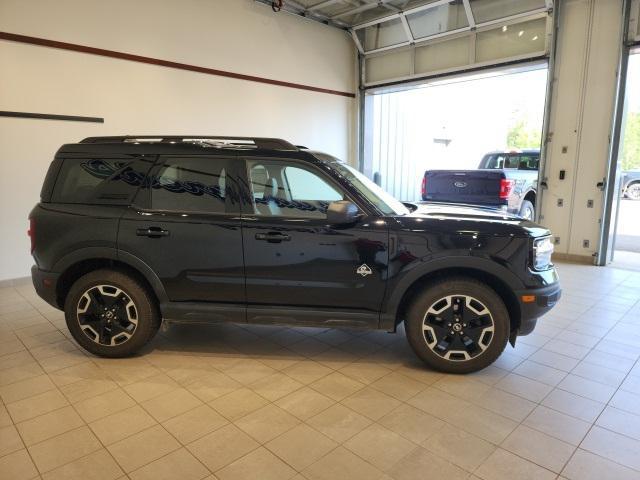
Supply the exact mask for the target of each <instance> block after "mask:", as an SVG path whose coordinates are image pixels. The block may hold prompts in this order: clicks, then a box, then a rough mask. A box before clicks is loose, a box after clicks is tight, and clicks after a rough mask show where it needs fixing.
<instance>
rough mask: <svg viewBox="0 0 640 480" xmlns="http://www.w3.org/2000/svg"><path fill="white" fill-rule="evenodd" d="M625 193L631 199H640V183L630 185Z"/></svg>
mask: <svg viewBox="0 0 640 480" xmlns="http://www.w3.org/2000/svg"><path fill="white" fill-rule="evenodd" d="M625 195H626V196H627V198H630V199H631V200H640V183H633V184H631V185H629V186H628V187H627V190H626V191H625Z"/></svg>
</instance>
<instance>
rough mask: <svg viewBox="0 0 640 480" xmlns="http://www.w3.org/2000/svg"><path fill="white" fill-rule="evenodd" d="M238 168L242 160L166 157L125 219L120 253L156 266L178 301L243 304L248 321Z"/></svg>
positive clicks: (241, 314) (156, 271)
mask: <svg viewBox="0 0 640 480" xmlns="http://www.w3.org/2000/svg"><path fill="white" fill-rule="evenodd" d="M236 165H237V160H236V158H235V157H224V156H213V155H212V156H189V155H182V156H170V155H167V156H161V157H159V162H158V165H157V166H156V167H154V168H153V169H152V171H151V173H150V175H149V179H148V181H147V182H146V185H145V186H144V187H143V188H141V189H140V190H139V192H138V195H137V197H136V200H135V206H134V207H132V208H129V209H128V211H127V212H126V213H125V215H124V216H123V217H122V219H121V222H120V229H119V234H118V248H119V249H120V251H122V252H125V253H128V254H131V255H134V256H136V257H137V258H139V259H140V260H142V261H143V262H145V263H146V264H147V265H149V266H150V267H151V269H152V270H153V271H154V272H155V273H156V274H157V275H158V277H159V278H160V280H161V281H162V283H163V285H164V288H165V290H166V292H167V295H168V297H169V300H171V301H172V302H188V301H193V302H218V303H226V304H232V305H233V304H235V305H242V308H240V309H239V310H238V312H241V313H240V314H239V315H240V317H242V320H244V302H245V296H244V268H243V257H242V233H241V229H240V203H239V198H238V189H237V177H236V168H237V167H236ZM236 320H238V319H236Z"/></svg>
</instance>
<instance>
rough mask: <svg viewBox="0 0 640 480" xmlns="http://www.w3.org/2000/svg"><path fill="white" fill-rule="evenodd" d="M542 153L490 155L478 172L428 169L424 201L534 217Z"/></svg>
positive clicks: (537, 151) (519, 151) (484, 158)
mask: <svg viewBox="0 0 640 480" xmlns="http://www.w3.org/2000/svg"><path fill="white" fill-rule="evenodd" d="M539 163H540V150H539V149H531V150H509V151H495V152H489V153H487V154H486V155H485V156H484V157H482V160H481V161H480V165H479V166H478V169H477V170H427V171H426V172H425V173H424V177H423V178H422V200H424V201H431V202H447V203H465V204H471V205H481V206H486V207H494V208H499V209H502V210H506V211H508V212H509V213H514V214H516V215H519V216H521V217H524V218H526V219H528V220H533V217H534V216H535V206H536V194H537V188H538V165H539Z"/></svg>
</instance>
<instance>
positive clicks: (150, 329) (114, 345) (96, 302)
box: [64, 270, 160, 357]
mask: <svg viewBox="0 0 640 480" xmlns="http://www.w3.org/2000/svg"><path fill="white" fill-rule="evenodd" d="M64 311H65V319H66V322H67V327H68V328H69V331H70V332H71V334H72V335H73V338H74V339H75V340H76V341H77V342H78V343H79V344H80V345H81V346H82V347H83V348H84V349H85V350H87V351H89V352H91V353H93V354H95V355H100V356H103V357H127V356H130V355H133V354H134V353H135V352H137V351H138V350H139V349H140V348H142V347H143V346H144V345H145V344H146V343H147V342H148V341H149V340H151V339H152V338H153V336H154V335H155V333H156V332H157V330H158V327H159V325H160V315H159V312H158V308H157V306H156V305H155V302H154V300H153V298H152V296H151V295H150V294H149V292H148V291H147V290H146V288H144V287H143V286H142V285H141V284H140V283H139V282H138V281H137V280H135V279H133V278H131V277H130V276H129V275H126V274H125V273H122V272H119V271H114V270H96V271H94V272H91V273H88V274H86V275H84V276H82V277H80V278H79V279H78V280H76V282H75V283H74V284H73V285H72V287H71V290H70V291H69V294H68V295H67V298H66V301H65V307H64Z"/></svg>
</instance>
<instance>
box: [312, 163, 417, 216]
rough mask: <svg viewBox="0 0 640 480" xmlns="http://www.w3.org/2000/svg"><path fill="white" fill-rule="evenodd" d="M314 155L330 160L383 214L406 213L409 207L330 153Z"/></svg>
mask: <svg viewBox="0 0 640 480" xmlns="http://www.w3.org/2000/svg"><path fill="white" fill-rule="evenodd" d="M314 155H316V156H317V157H319V158H321V159H323V160H330V161H331V166H332V167H333V168H334V169H336V170H337V171H338V172H339V173H340V175H342V176H343V177H344V178H345V179H346V180H347V181H349V183H351V185H353V187H354V188H355V189H356V190H358V191H359V192H360V193H361V194H362V195H363V196H364V197H365V198H366V199H367V200H368V201H369V202H371V203H372V204H373V205H375V206H376V208H377V209H378V210H380V211H381V212H382V213H383V214H385V215H406V214H408V213H409V209H408V208H407V207H405V206H404V205H403V203H402V202H400V201H399V200H396V199H395V198H394V197H392V196H391V195H389V194H388V193H387V192H385V191H384V190H383V189H382V188H380V187H379V186H378V185H376V184H375V183H373V182H372V181H371V180H369V179H368V178H367V177H366V176H365V175H364V174H362V173H360V172H359V171H358V170H356V169H355V168H353V167H350V166H349V165H346V164H344V163H341V162H340V161H339V160H338V159H337V158H334V157H332V156H330V155H326V154H318V153H314Z"/></svg>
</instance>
